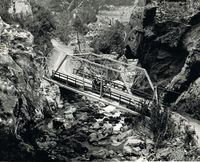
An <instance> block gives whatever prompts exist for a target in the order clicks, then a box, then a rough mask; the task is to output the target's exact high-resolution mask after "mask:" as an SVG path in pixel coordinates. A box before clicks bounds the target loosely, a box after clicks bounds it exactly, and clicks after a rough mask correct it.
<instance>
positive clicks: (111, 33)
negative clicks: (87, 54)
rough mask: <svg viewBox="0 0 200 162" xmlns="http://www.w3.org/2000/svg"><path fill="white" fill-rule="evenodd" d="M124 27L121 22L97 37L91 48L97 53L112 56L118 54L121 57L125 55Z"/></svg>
mask: <svg viewBox="0 0 200 162" xmlns="http://www.w3.org/2000/svg"><path fill="white" fill-rule="evenodd" d="M123 33H124V26H123V25H122V24H121V23H120V22H116V24H115V25H114V26H112V27H110V28H109V29H108V30H106V31H104V32H103V33H102V34H101V35H99V36H96V37H95V38H94V39H93V41H92V43H91V44H90V46H91V47H92V48H93V49H94V52H95V53H105V54H110V53H112V52H116V53H118V54H119V55H123V54H124V48H125V42H124V35H123Z"/></svg>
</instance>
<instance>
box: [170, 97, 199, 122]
mask: <svg viewBox="0 0 200 162" xmlns="http://www.w3.org/2000/svg"><path fill="white" fill-rule="evenodd" d="M173 110H175V111H179V112H182V113H184V112H185V113H187V114H190V115H191V117H193V118H195V119H198V120H200V99H197V98H196V97H193V96H190V97H189V98H188V99H185V101H182V102H181V103H179V104H178V105H176V106H174V107H173Z"/></svg>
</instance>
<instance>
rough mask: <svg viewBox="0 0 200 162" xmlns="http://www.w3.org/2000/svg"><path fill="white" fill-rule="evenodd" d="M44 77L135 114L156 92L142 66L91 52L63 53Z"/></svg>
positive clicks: (149, 102) (149, 101) (60, 85)
mask: <svg viewBox="0 0 200 162" xmlns="http://www.w3.org/2000/svg"><path fill="white" fill-rule="evenodd" d="M45 79H46V80H48V81H49V82H52V83H54V84H57V85H58V86H59V87H62V88H65V89H68V90H70V91H73V92H75V93H78V94H80V95H84V96H86V97H89V98H94V99H95V100H97V101H100V102H104V103H107V104H110V105H113V106H115V107H116V108H119V109H122V110H124V111H127V112H130V113H132V114H135V115H138V114H139V113H138V112H139V111H140V110H139V109H141V107H142V105H143V104H147V105H150V104H151V103H152V100H153V98H154V97H156V95H157V94H156V93H155V87H154V86H153V83H152V81H151V79H150V77H149V75H148V73H147V72H146V70H145V69H143V68H141V67H138V66H136V65H135V64H134V63H124V62H121V61H117V60H115V59H111V58H106V57H103V56H101V55H97V54H94V53H81V54H66V56H65V58H64V59H63V60H62V62H61V63H60V65H59V66H58V68H57V69H56V70H54V71H52V75H51V78H47V77H45ZM113 101H117V103H118V104H116V102H113Z"/></svg>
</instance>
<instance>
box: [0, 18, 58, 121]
mask: <svg viewBox="0 0 200 162" xmlns="http://www.w3.org/2000/svg"><path fill="white" fill-rule="evenodd" d="M33 40H34V38H33V36H32V34H31V33H30V32H28V31H26V30H23V29H21V28H20V27H19V26H16V25H15V26H14V25H8V24H6V23H4V22H3V21H2V19H0V96H1V97H0V103H1V112H0V114H1V115H3V114H10V118H6V119H5V120H9V121H10V125H12V124H14V122H15V120H16V119H17V118H19V117H22V118H24V119H25V120H30V119H33V120H35V119H37V118H41V117H43V116H44V115H45V114H44V112H45V111H46V109H52V107H55V106H56V100H57V98H58V97H59V90H58V88H56V87H53V86H50V85H49V84H48V83H45V84H44V81H43V80H42V75H43V74H44V69H43V66H42V65H41V64H40V63H39V62H37V60H38V59H39V58H38V56H37V54H36V53H35V52H34V49H33V47H34V43H33ZM41 83H43V84H41ZM41 85H42V86H41ZM47 89H48V91H47ZM50 90H51V93H50V92H49V91H50ZM52 100H53V101H52ZM54 100H55V102H54ZM52 102H53V103H54V105H52ZM46 105H48V106H46ZM50 107H51V108H50ZM20 112H21V113H20ZM1 120H3V119H1ZM4 122H6V121H4ZM1 124H2V123H1Z"/></svg>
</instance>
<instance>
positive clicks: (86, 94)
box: [44, 77, 140, 116]
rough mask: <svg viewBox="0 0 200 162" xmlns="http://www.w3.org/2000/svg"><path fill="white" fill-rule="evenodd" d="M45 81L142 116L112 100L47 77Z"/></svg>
mask: <svg viewBox="0 0 200 162" xmlns="http://www.w3.org/2000/svg"><path fill="white" fill-rule="evenodd" d="M44 79H45V80H47V81H49V82H51V83H54V84H56V85H58V86H59V87H62V88H65V89H68V90H70V91H72V92H75V93H78V94H80V95H84V96H86V97H89V98H93V99H95V100H97V101H100V102H104V103H106V104H109V105H113V106H115V107H116V108H118V109H120V110H122V111H125V112H129V113H131V114H133V115H136V116H138V115H140V113H138V112H136V111H134V110H131V109H130V108H126V105H123V104H121V105H118V104H114V103H113V102H111V101H110V100H107V99H104V98H100V97H97V96H96V95H95V94H92V93H89V92H87V91H86V92H84V91H81V90H79V89H76V88H74V87H72V86H69V85H65V84H63V83H61V82H59V81H55V80H53V79H49V78H46V77H44Z"/></svg>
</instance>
